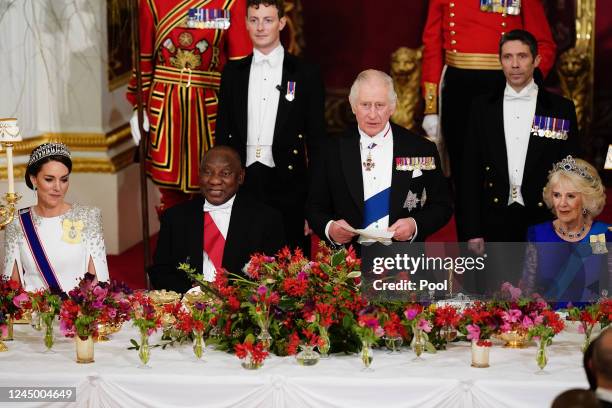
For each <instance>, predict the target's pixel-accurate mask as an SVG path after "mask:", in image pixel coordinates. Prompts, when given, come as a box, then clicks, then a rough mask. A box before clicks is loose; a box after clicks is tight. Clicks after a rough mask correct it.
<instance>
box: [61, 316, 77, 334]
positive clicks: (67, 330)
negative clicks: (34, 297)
mask: <svg viewBox="0 0 612 408" xmlns="http://www.w3.org/2000/svg"><path fill="white" fill-rule="evenodd" d="M60 332H61V333H62V334H63V335H64V336H66V337H72V336H74V325H73V323H72V322H71V321H70V322H69V321H67V320H64V319H60Z"/></svg>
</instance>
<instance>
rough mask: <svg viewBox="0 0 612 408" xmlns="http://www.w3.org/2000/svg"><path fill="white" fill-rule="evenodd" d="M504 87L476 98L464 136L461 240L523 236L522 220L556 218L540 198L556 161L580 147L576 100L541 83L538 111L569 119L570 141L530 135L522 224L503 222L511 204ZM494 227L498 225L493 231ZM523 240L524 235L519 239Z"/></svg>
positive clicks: (539, 220)
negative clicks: (571, 99)
mask: <svg viewBox="0 0 612 408" xmlns="http://www.w3.org/2000/svg"><path fill="white" fill-rule="evenodd" d="M503 102H504V96H503V91H500V92H497V93H495V94H490V95H483V96H481V97H478V98H476V99H475V100H474V102H473V104H472V109H471V113H470V118H469V131H468V134H467V136H466V139H465V150H464V157H463V160H462V163H463V164H462V166H463V171H462V175H461V180H460V182H459V188H458V196H459V197H458V202H459V211H460V212H461V213H462V216H463V220H464V222H463V226H462V231H459V238H460V239H461V240H468V239H471V238H478V237H484V238H485V239H486V240H494V241H511V240H512V239H509V238H508V239H505V236H506V235H507V236H508V237H512V236H515V237H516V236H524V235H525V233H526V231H514V230H513V229H514V228H521V229H524V225H526V226H528V225H533V224H537V223H540V222H544V221H546V220H548V219H551V218H552V214H551V212H550V210H549V209H548V208H547V207H546V205H545V204H544V200H543V199H542V189H543V188H544V186H545V185H546V182H547V177H548V172H549V171H550V170H551V169H552V166H553V164H554V163H556V162H558V161H560V160H562V159H563V158H565V157H566V156H567V155H568V154H572V155H575V154H576V153H577V151H578V129H577V120H576V109H575V108H574V103H573V102H572V101H570V100H568V99H565V98H563V97H561V96H558V95H555V94H552V93H550V92H547V91H546V90H544V89H543V88H541V87H540V89H539V90H538V97H537V102H536V111H535V114H536V115H540V116H546V117H553V118H559V119H569V120H570V122H571V123H570V132H569V135H568V138H567V140H559V139H551V138H546V137H539V136H530V137H529V145H528V148H527V156H526V158H525V167H524V171H523V181H522V184H521V194H522V196H523V200H524V202H525V208H524V223H521V224H524V225H522V226H516V225H515V224H514V225H513V224H512V223H507V224H508V225H504V226H503V228H502V229H505V232H504V231H500V228H499V226H500V225H502V224H503V223H504V220H503V219H501V218H502V217H504V211H503V210H504V209H505V208H506V207H507V206H508V195H509V191H510V179H509V175H508V156H507V150H506V139H505V133H504V112H503ZM491 226H496V227H495V230H492V228H493V227H491ZM520 240H524V238H521V239H520Z"/></svg>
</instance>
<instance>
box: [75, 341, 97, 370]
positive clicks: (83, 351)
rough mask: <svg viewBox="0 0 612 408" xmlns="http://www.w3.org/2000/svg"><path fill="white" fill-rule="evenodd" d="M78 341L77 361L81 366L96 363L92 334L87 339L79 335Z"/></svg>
mask: <svg viewBox="0 0 612 408" xmlns="http://www.w3.org/2000/svg"><path fill="white" fill-rule="evenodd" d="M75 339H76V361H77V363H80V364H89V363H93V362H94V341H93V337H92V336H91V334H90V335H89V336H87V337H81V336H79V335H77V336H76V337H75Z"/></svg>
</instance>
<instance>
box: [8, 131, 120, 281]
mask: <svg viewBox="0 0 612 408" xmlns="http://www.w3.org/2000/svg"><path fill="white" fill-rule="evenodd" d="M71 170H72V160H71V159H70V152H69V151H68V149H67V148H66V146H65V145H63V144H61V143H45V144H42V145H40V146H38V147H36V148H35V149H34V150H33V151H32V154H31V155H30V160H29V161H28V165H27V168H26V174H25V182H26V185H27V186H28V187H29V188H30V189H32V190H34V191H35V192H36V198H37V203H36V205H34V206H33V207H29V208H24V209H22V210H20V211H19V214H18V216H16V217H15V219H14V220H13V222H12V223H11V224H9V225H8V226H7V228H6V235H5V256H6V258H5V263H4V275H6V276H8V277H10V278H11V279H13V280H15V281H19V282H20V283H21V284H22V286H23V287H24V289H25V290H27V291H32V290H36V289H41V288H49V289H51V290H52V291H54V292H58V293H61V292H68V291H69V290H71V289H72V288H74V287H75V286H76V285H77V283H78V280H79V279H80V278H81V277H83V275H85V273H87V272H88V273H90V274H93V275H95V276H96V277H97V279H98V280H100V281H105V280H108V265H107V263H106V249H105V246H104V237H103V236H102V217H101V215H100V210H99V209H98V208H93V207H86V206H82V205H79V204H69V203H67V202H66V201H65V196H66V192H67V191H68V186H69V177H70V172H71Z"/></svg>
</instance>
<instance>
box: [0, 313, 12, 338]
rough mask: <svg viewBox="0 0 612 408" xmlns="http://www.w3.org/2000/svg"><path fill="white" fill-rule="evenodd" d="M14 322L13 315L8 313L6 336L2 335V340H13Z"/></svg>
mask: <svg viewBox="0 0 612 408" xmlns="http://www.w3.org/2000/svg"><path fill="white" fill-rule="evenodd" d="M13 323H14V320H13V316H11V315H6V336H4V337H2V340H4V341H13ZM0 336H1V335H0Z"/></svg>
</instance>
